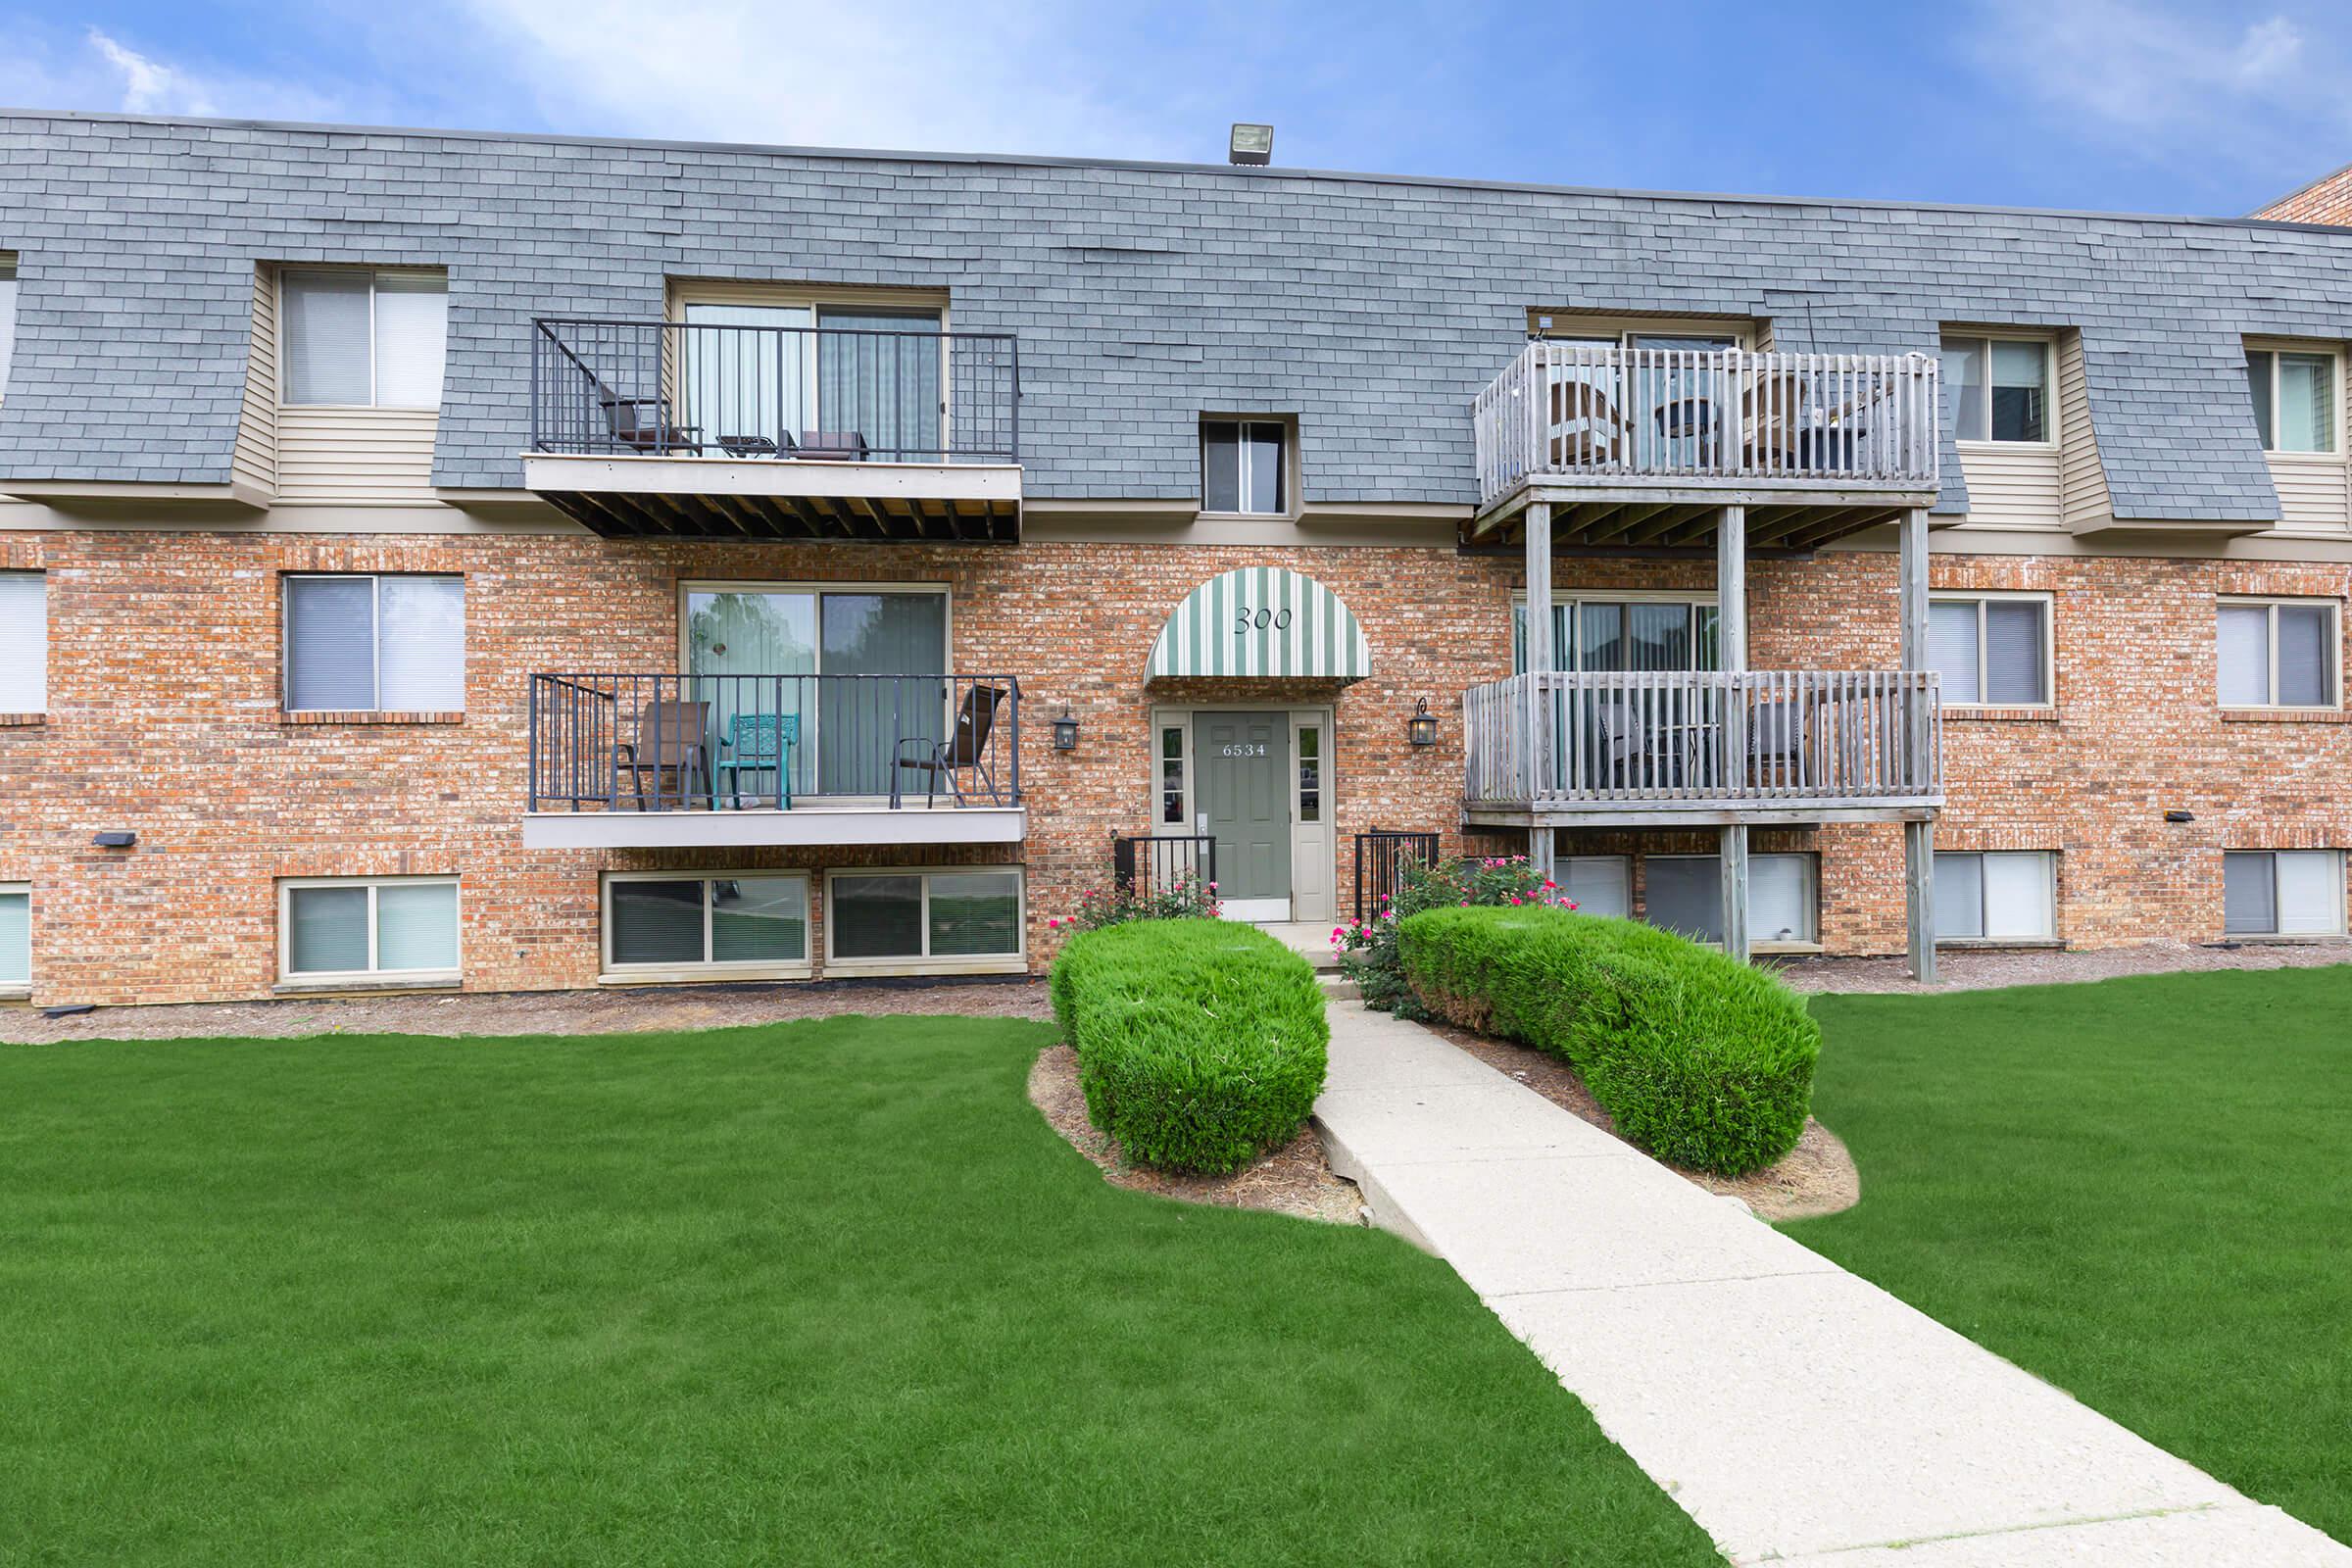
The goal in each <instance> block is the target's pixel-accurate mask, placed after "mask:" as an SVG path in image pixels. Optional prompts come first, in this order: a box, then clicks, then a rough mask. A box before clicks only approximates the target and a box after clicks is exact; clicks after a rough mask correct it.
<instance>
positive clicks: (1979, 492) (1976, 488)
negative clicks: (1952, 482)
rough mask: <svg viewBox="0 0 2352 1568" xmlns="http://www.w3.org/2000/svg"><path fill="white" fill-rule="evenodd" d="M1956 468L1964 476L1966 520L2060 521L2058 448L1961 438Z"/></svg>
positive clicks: (2002, 524) (2031, 524)
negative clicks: (1958, 462)
mask: <svg viewBox="0 0 2352 1568" xmlns="http://www.w3.org/2000/svg"><path fill="white" fill-rule="evenodd" d="M1960 472H1961V474H1962V475H1963V476H1964V477H1965V478H1966V479H1967V481H1968V524H1967V525H1968V526H1970V527H1974V528H2055V527H2057V526H2058V525H2059V512H2060V509H2059V483H2058V474H2059V449H2058V448H2056V447H2048V446H2039V445H2033V444H2029V443H2026V442H2013V441H1963V442H1961V443H1960Z"/></svg>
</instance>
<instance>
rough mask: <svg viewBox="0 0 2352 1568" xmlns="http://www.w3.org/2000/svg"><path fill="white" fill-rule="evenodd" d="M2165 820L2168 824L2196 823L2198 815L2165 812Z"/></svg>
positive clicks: (2178, 811) (2186, 812)
mask: <svg viewBox="0 0 2352 1568" xmlns="http://www.w3.org/2000/svg"><path fill="white" fill-rule="evenodd" d="M2164 819H2165V820H2166V821H2167V822H2194V821H2195V820H2196V819H2197V813H2196V812H2194V811H2182V810H2178V809H2176V810H2171V811H2167V812H2165V813H2164Z"/></svg>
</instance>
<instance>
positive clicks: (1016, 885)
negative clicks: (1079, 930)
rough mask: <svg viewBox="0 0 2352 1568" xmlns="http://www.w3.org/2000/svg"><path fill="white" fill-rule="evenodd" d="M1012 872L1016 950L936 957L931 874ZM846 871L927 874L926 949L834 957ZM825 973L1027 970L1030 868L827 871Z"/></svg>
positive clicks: (922, 922) (851, 871) (849, 868)
mask: <svg viewBox="0 0 2352 1568" xmlns="http://www.w3.org/2000/svg"><path fill="white" fill-rule="evenodd" d="M973 871H995V872H1005V871H1009V872H1011V873H1012V876H1013V896H1014V899H1015V906H1014V910H1013V935H1014V938H1015V939H1016V941H1017V942H1018V944H1019V948H1018V951H1017V952H1013V953H976V954H969V955H958V956H948V957H938V958H935V957H933V956H931V879H932V878H933V877H935V876H954V875H956V873H958V872H973ZM845 876H913V877H920V878H921V879H922V887H923V905H922V914H921V916H920V918H919V921H918V929H920V930H921V932H922V934H923V952H922V953H921V955H919V956H913V957H887V958H837V957H835V956H833V934H834V933H835V932H836V931H837V930H839V929H840V922H839V921H838V920H836V919H835V918H834V917H833V884H834V883H835V882H837V881H838V880H840V879H841V878H842V877H845ZM823 924H824V928H825V973H827V974H829V975H831V974H885V975H887V974H1026V973H1027V972H1028V970H1029V870H1028V867H1027V866H1025V865H1021V864H1017V863H1013V864H972V865H838V866H831V867H828V868H827V869H826V871H825V907H824V920H823Z"/></svg>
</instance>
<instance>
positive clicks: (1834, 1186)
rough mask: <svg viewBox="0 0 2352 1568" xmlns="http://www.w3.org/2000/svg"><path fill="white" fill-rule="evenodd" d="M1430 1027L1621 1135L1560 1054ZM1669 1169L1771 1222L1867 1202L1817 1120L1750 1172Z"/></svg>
mask: <svg viewBox="0 0 2352 1568" xmlns="http://www.w3.org/2000/svg"><path fill="white" fill-rule="evenodd" d="M1427 1027H1429V1028H1430V1029H1433V1030H1435V1031H1436V1032H1437V1033H1438V1034H1440V1035H1442V1036H1444V1037H1445V1038H1446V1040H1449V1041H1451V1042H1452V1043H1453V1044H1454V1045H1456V1046H1458V1047H1460V1048H1461V1049H1462V1050H1464V1051H1466V1052H1468V1053H1469V1054H1471V1055H1473V1056H1476V1057H1477V1058H1478V1059H1479V1060H1481V1061H1483V1062H1485V1063H1486V1064H1487V1065H1488V1066H1490V1067H1493V1068H1494V1069H1495V1070H1496V1071H1497V1072H1500V1073H1502V1074H1504V1075H1505V1076H1507V1077H1509V1078H1511V1079H1512V1080H1513V1081H1514V1082H1517V1083H1521V1084H1525V1085H1526V1086H1527V1087H1528V1088H1530V1089H1532V1090H1534V1091H1535V1092H1536V1093H1537V1094H1539V1095H1542V1096H1543V1097H1544V1099H1545V1100H1548V1101H1550V1102H1551V1103H1553V1104H1555V1105H1557V1106H1559V1107H1560V1108H1561V1109H1562V1110H1565V1111H1567V1112H1568V1113H1569V1114H1571V1115H1573V1116H1575V1117H1577V1118H1579V1119H1580V1120H1583V1121H1588V1122H1591V1123H1592V1124H1593V1126H1595V1127H1597V1128H1599V1129H1600V1130H1601V1131H1602V1132H1604V1133H1607V1134H1608V1135H1609V1136H1610V1137H1611V1138H1615V1137H1616V1136H1617V1126H1616V1123H1615V1122H1613V1121H1611V1120H1610V1118H1609V1113H1608V1112H1607V1111H1605V1110H1603V1109H1601V1108H1600V1104H1599V1103H1598V1102H1597V1101H1595V1100H1594V1099H1593V1095H1592V1093H1591V1091H1589V1090H1587V1089H1586V1088H1585V1085H1584V1082H1583V1080H1582V1079H1580V1078H1578V1077H1577V1076H1576V1069H1574V1068H1573V1067H1570V1066H1569V1065H1568V1064H1567V1063H1566V1062H1564V1061H1562V1060H1560V1059H1559V1057H1557V1056H1549V1055H1545V1054H1544V1053H1543V1052H1541V1051H1537V1050H1535V1049H1533V1048H1532V1047H1528V1046H1520V1045H1513V1044H1512V1043H1511V1042H1509V1041H1507V1040H1496V1039H1495V1038H1494V1037H1492V1036H1490V1035H1482V1034H1474V1033H1472V1032H1471V1031H1470V1030H1467V1029H1457V1028H1455V1027H1454V1026H1452V1025H1451V1024H1443V1023H1432V1024H1430V1025H1428V1026H1427ZM1629 1147H1631V1146H1629ZM1667 1169H1669V1170H1672V1171H1673V1172H1674V1173H1675V1174H1676V1175H1678V1176H1681V1177H1682V1178H1683V1179H1684V1180H1685V1181H1688V1182H1691V1183H1693V1184H1694V1185H1696V1186H1699V1187H1703V1188H1705V1189H1706V1190H1707V1191H1708V1192H1710V1193H1718V1194H1721V1195H1722V1196H1724V1197H1726V1198H1737V1199H1739V1200H1740V1201H1741V1202H1743V1203H1745V1204H1746V1205H1747V1206H1748V1207H1749V1208H1750V1209H1752V1210H1754V1211H1755V1213H1756V1214H1757V1216H1758V1217H1760V1218H1763V1219H1769V1220H1783V1219H1809V1218H1811V1217H1813V1216H1815V1215H1819V1214H1836V1213H1838V1212H1840V1211H1841V1210H1844V1209H1848V1208H1851V1207H1853V1206H1854V1205H1855V1204H1856V1203H1858V1202H1860V1201H1862V1173H1861V1172H1860V1171H1859V1170H1857V1169H1856V1168H1855V1166H1854V1160H1853V1156H1852V1155H1851V1154H1849V1153H1847V1152H1846V1151H1845V1145H1844V1144H1842V1143H1840V1142H1838V1135H1837V1134H1836V1133H1834V1132H1831V1131H1830V1130H1829V1129H1828V1128H1827V1127H1824V1126H1823V1125H1822V1124H1821V1123H1819V1122H1817V1121H1813V1120H1811V1119H1808V1120H1807V1121H1806V1122H1805V1130H1804V1132H1803V1133H1802V1134H1801V1135H1799V1137H1798V1138H1797V1141H1796V1147H1795V1148H1794V1149H1792V1150H1790V1151H1789V1152H1788V1153H1786V1154H1784V1155H1783V1156H1781V1158H1780V1159H1779V1160H1777V1161H1775V1162H1774V1163H1772V1164H1770V1165H1767V1166H1765V1167H1764V1168H1763V1169H1762V1170H1759V1171H1754V1172H1751V1173H1750V1174H1748V1175H1745V1176H1713V1175H1709V1174H1707V1173H1706V1172H1704V1171H1695V1170H1684V1169H1682V1168H1681V1167H1680V1166H1676V1165H1669V1166H1667Z"/></svg>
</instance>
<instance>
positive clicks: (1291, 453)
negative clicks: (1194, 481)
mask: <svg viewBox="0 0 2352 1568" xmlns="http://www.w3.org/2000/svg"><path fill="white" fill-rule="evenodd" d="M1212 424H1230V425H1235V426H1238V427H1239V428H1240V430H1241V432H1242V434H1241V436H1240V440H1239V448H1240V464H1241V470H1240V472H1239V473H1238V474H1237V475H1236V477H1237V478H1238V479H1239V481H1240V485H1241V487H1240V488H1239V489H1238V490H1236V491H1235V492H1234V493H1235V494H1236V495H1237V496H1240V497H1241V498H1243V499H1244V500H1247V499H1248V498H1249V495H1250V436H1249V430H1250V426H1251V425H1253V424H1263V425H1270V426H1272V427H1273V430H1274V433H1275V435H1276V436H1277V437H1279V438H1280V440H1281V443H1282V451H1281V454H1280V455H1279V456H1278V457H1277V458H1276V459H1275V462H1276V463H1278V464H1279V465H1281V467H1282V474H1281V478H1280V481H1279V482H1280V484H1281V487H1282V507H1281V510H1279V511H1276V512H1211V511H1210V510H1209V508H1208V440H1207V427H1208V426H1209V425H1212ZM1194 445H1195V447H1196V448H1197V449H1198V450H1199V452H1200V454H1201V516H1203V517H1295V516H1297V515H1299V464H1298V447H1299V427H1298V425H1297V424H1296V423H1295V422H1294V421H1293V420H1291V419H1290V418H1289V417H1286V416H1283V415H1278V414H1203V415H1201V419H1200V424H1199V428H1198V429H1197V430H1196V431H1195V434H1194Z"/></svg>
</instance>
